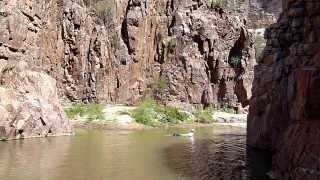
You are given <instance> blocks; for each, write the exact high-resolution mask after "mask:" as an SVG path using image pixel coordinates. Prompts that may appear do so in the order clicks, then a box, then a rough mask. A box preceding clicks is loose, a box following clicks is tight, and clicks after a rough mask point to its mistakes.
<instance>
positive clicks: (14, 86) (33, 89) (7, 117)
mask: <svg viewBox="0 0 320 180" xmlns="http://www.w3.org/2000/svg"><path fill="white" fill-rule="evenodd" d="M0 72H1V73H0V84H1V85H0V114H1V119H0V140H9V139H20V138H30V137H46V136H58V135H72V134H73V130H72V128H71V125H70V124H69V122H68V120H67V119H66V117H65V114H64V112H63V109H62V107H61V105H60V102H59V99H58V96H57V88H56V83H55V82H56V81H55V80H54V79H53V78H51V77H49V76H48V75H46V74H44V73H41V72H39V71H37V70H33V69H32V68H30V66H28V65H27V63H25V62H23V61H19V62H7V61H5V60H0Z"/></svg>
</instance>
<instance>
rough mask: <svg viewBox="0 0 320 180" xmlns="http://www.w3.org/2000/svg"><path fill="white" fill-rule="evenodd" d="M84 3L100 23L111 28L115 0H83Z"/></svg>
mask: <svg viewBox="0 0 320 180" xmlns="http://www.w3.org/2000/svg"><path fill="white" fill-rule="evenodd" d="M84 4H85V5H86V6H87V7H88V8H89V9H90V11H92V13H93V14H94V15H96V16H97V17H98V20H101V21H102V23H103V24H104V25H105V26H107V27H109V28H112V27H113V26H114V24H115V23H114V15H115V7H116V4H115V1H114V0H104V1H99V0H84Z"/></svg>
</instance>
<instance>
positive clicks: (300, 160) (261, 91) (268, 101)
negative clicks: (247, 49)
mask: <svg viewBox="0 0 320 180" xmlns="http://www.w3.org/2000/svg"><path fill="white" fill-rule="evenodd" d="M284 6H285V7H284V12H283V13H282V15H281V16H280V19H279V20H278V22H277V23H276V24H274V25H272V26H271V27H270V28H269V29H268V30H267V32H266V37H267V39H268V43H267V47H266V49H265V52H264V58H263V59H262V61H261V62H260V63H259V64H258V65H257V66H256V67H255V79H254V84H253V93H252V99H251V101H250V113H249V118H248V143H249V145H251V146H253V147H257V148H262V149H268V150H271V151H272V152H273V153H274V154H275V155H274V157H273V168H274V170H275V172H276V176H277V179H282V180H286V179H291V180H292V179H297V180H298V179H299V180H300V179H306V180H308V179H319V178H320V177H319V174H320V173H319V168H320V161H319V157H320V151H319V149H320V144H319V143H318V141H319V138H320V133H319V128H320V119H319V118H320V113H319V112H320V106H319V104H320V103H319V102H320V98H319V87H320V68H319V67H320V51H319V50H320V41H319V37H318V34H319V33H320V31H319V30H320V21H319V20H320V14H319V12H320V2H318V1H303V0H287V1H284Z"/></svg>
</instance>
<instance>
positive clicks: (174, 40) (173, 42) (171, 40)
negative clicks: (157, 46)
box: [168, 37, 177, 49]
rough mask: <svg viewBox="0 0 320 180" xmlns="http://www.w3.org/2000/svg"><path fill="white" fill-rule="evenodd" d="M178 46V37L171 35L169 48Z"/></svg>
mask: <svg viewBox="0 0 320 180" xmlns="http://www.w3.org/2000/svg"><path fill="white" fill-rule="evenodd" d="M176 46H177V38H176V37H171V38H170V39H169V40H168V48H169V49H174V48H176Z"/></svg>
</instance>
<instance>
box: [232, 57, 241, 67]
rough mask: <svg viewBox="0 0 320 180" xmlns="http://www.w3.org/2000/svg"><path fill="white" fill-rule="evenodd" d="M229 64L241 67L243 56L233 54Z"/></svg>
mask: <svg viewBox="0 0 320 180" xmlns="http://www.w3.org/2000/svg"><path fill="white" fill-rule="evenodd" d="M229 64H230V65H231V67H233V68H239V67H241V57H238V56H232V57H230V59H229Z"/></svg>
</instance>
